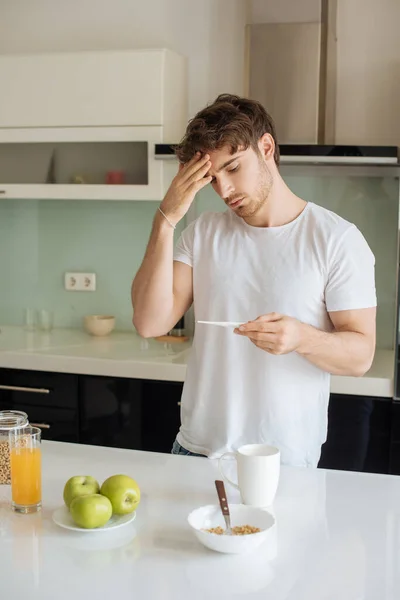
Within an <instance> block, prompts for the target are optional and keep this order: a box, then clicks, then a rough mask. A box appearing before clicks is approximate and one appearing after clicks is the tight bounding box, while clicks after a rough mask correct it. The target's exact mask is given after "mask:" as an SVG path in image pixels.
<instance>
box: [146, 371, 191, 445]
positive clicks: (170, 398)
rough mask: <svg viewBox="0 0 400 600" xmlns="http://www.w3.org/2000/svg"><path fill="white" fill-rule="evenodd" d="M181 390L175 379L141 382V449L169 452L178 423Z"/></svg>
mask: <svg viewBox="0 0 400 600" xmlns="http://www.w3.org/2000/svg"><path fill="white" fill-rule="evenodd" d="M182 389H183V383H180V382H177V381H167V382H166V381H144V382H143V403H142V449H143V450H153V451H155V452H171V449H172V444H173V443H174V440H175V437H176V434H177V433H178V429H179V426H180V424H181V408H180V407H181V395H182Z"/></svg>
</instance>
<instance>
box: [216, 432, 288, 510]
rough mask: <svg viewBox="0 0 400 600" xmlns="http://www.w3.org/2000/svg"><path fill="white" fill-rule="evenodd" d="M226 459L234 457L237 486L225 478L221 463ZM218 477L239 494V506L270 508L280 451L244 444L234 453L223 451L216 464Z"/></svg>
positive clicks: (261, 445)
mask: <svg viewBox="0 0 400 600" xmlns="http://www.w3.org/2000/svg"><path fill="white" fill-rule="evenodd" d="M227 456H233V457H234V458H236V463H237V472H238V484H239V485H237V484H236V483H234V482H233V481H231V479H229V477H227V475H225V473H224V470H223V468H222V461H223V459H224V458H225V457H227ZM218 467H219V470H220V473H221V475H222V477H223V478H224V479H225V480H226V481H227V482H228V483H230V484H231V485H233V486H234V487H235V488H236V489H238V490H239V491H240V495H241V497H242V503H243V504H250V505H252V506H259V507H264V506H270V505H271V504H272V503H273V501H274V498H275V494H276V490H277V489H278V482H279V473H280V452H279V450H278V448H275V447H274V446H267V445H265V444H247V445H246V446H241V447H240V448H238V450H237V451H236V452H225V454H223V455H222V456H221V457H220V459H219V462H218Z"/></svg>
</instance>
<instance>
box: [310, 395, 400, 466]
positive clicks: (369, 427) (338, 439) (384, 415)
mask: <svg viewBox="0 0 400 600" xmlns="http://www.w3.org/2000/svg"><path fill="white" fill-rule="evenodd" d="M391 428H392V402H391V399H389V398H376V397H372V396H366V397H364V396H348V395H344V394H331V397H330V401H329V410H328V435H327V440H326V442H325V444H324V445H323V446H322V451H321V458H320V462H319V465H318V466H319V467H321V468H325V469H340V470H346V471H364V472H369V473H389V472H390V452H391V449H390V448H391ZM399 441H400V440H399Z"/></svg>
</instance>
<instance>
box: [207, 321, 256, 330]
mask: <svg viewBox="0 0 400 600" xmlns="http://www.w3.org/2000/svg"><path fill="white" fill-rule="evenodd" d="M245 322H246V321H196V323H199V324H200V325H216V326H217V327H233V328H235V327H240V326H241V325H243V323H245Z"/></svg>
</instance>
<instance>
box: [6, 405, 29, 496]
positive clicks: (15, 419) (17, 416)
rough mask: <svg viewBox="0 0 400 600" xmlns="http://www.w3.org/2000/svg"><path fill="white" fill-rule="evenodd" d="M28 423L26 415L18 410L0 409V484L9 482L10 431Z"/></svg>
mask: <svg viewBox="0 0 400 600" xmlns="http://www.w3.org/2000/svg"><path fill="white" fill-rule="evenodd" d="M28 425H29V421H28V415H27V414H26V413H25V412H22V411H19V410H1V411H0V485H1V484H5V485H8V484H10V483H11V465H10V441H9V435H10V431H12V430H13V429H16V428H21V427H27V426H28Z"/></svg>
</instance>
